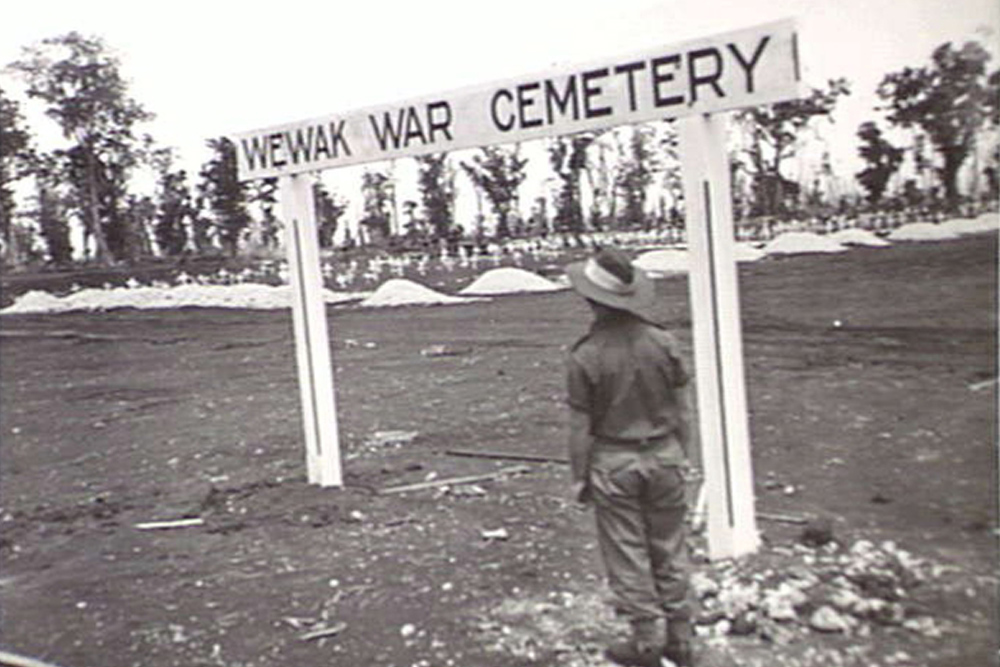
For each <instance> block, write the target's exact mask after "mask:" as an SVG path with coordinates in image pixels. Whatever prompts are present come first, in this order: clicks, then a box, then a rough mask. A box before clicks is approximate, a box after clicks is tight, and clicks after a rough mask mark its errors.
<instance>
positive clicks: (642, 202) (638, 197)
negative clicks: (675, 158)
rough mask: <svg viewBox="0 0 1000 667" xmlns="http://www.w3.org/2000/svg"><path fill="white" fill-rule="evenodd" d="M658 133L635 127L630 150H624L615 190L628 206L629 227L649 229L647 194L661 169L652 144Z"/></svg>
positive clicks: (650, 129)
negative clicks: (647, 227) (655, 175)
mask: <svg viewBox="0 0 1000 667" xmlns="http://www.w3.org/2000/svg"><path fill="white" fill-rule="evenodd" d="M654 133H655V129H654V128H653V127H652V126H651V125H634V126H633V127H632V134H631V136H629V141H628V147H627V149H626V150H623V151H622V153H623V155H622V156H621V167H620V168H619V171H618V174H617V177H616V178H615V189H616V190H617V191H618V192H619V193H620V194H621V196H622V199H623V201H624V204H625V210H624V211H623V216H622V218H623V222H624V223H625V224H626V225H627V226H631V227H645V226H646V193H647V191H648V190H649V186H650V185H652V184H653V178H654V173H655V172H656V171H657V169H658V166H659V165H658V164H657V163H656V160H655V155H656V154H655V153H654V151H653V145H652V144H653V138H654V136H653V135H654Z"/></svg>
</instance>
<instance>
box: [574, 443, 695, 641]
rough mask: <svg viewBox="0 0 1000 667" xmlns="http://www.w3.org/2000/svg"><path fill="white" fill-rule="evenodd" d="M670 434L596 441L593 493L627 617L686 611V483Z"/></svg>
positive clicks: (616, 596)
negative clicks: (627, 441) (639, 440)
mask: <svg viewBox="0 0 1000 667" xmlns="http://www.w3.org/2000/svg"><path fill="white" fill-rule="evenodd" d="M669 443H670V441H669V440H666V441H664V444H654V445H651V446H648V447H644V448H636V447H629V446H623V445H620V444H616V443H609V442H602V441H601V440H599V439H598V440H597V441H596V442H595V443H594V449H593V452H592V455H591V462H590V477H589V481H590V493H591V498H592V499H593V502H594V515H595V519H596V524H597V539H598V545H599V547H600V552H601V557H602V559H603V561H604V567H605V570H606V571H607V579H608V586H609V588H610V589H611V593H612V596H613V605H614V608H615V611H616V612H617V613H618V614H619V615H620V616H623V617H625V618H626V619H628V620H629V621H630V622H632V623H636V622H640V621H643V620H647V619H657V618H661V617H667V618H668V619H669V618H670V617H676V616H679V615H684V614H687V613H689V590H688V567H689V566H688V556H687V544H686V539H685V538H686V534H685V533H686V531H685V523H684V518H685V514H686V511H687V501H686V494H685V482H684V478H683V476H682V475H681V470H680V467H679V466H678V463H677V457H676V455H674V454H672V451H671V449H670V447H669Z"/></svg>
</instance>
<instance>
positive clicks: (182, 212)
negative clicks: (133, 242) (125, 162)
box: [153, 149, 194, 257]
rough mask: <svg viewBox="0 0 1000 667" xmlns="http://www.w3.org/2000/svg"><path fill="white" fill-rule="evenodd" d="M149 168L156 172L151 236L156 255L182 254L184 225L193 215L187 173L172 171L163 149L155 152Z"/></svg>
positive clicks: (167, 152)
mask: <svg viewBox="0 0 1000 667" xmlns="http://www.w3.org/2000/svg"><path fill="white" fill-rule="evenodd" d="M153 165H154V167H155V168H156V171H157V193H156V194H157V201H158V203H157V207H156V214H155V221H154V223H153V236H154V238H155V239H156V245H157V246H158V247H159V249H160V252H161V253H163V254H164V255H168V256H171V257H174V256H177V255H180V254H182V253H183V252H184V249H185V248H186V247H187V242H188V229H187V226H188V223H189V221H190V219H191V218H192V216H193V214H194V206H193V204H192V202H191V190H190V188H189V187H188V185H187V172H185V171H184V170H183V169H174V168H173V155H172V152H171V151H170V150H169V149H167V150H165V151H160V152H158V154H157V156H156V157H155V158H154V161H153Z"/></svg>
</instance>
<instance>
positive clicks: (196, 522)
mask: <svg viewBox="0 0 1000 667" xmlns="http://www.w3.org/2000/svg"><path fill="white" fill-rule="evenodd" d="M204 525H205V520H204V519H201V518H195V519H174V520H172V521H148V522H146V523H137V524H135V527H136V528H137V529H139V530H166V529H170V528H191V527H193V526H204Z"/></svg>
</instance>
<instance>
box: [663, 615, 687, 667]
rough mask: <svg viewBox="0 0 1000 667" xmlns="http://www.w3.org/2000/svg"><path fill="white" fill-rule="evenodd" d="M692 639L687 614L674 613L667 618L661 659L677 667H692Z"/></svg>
mask: <svg viewBox="0 0 1000 667" xmlns="http://www.w3.org/2000/svg"><path fill="white" fill-rule="evenodd" d="M693 637H694V629H693V627H692V625H691V615H690V614H689V613H687V612H686V611H685V612H676V613H674V614H672V615H670V616H668V617H667V642H666V644H665V645H664V647H663V657H664V658H666V659H668V660H670V661H671V662H672V663H674V664H675V665H677V667H692V665H694V651H693V649H692V646H691V644H692V639H693Z"/></svg>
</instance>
